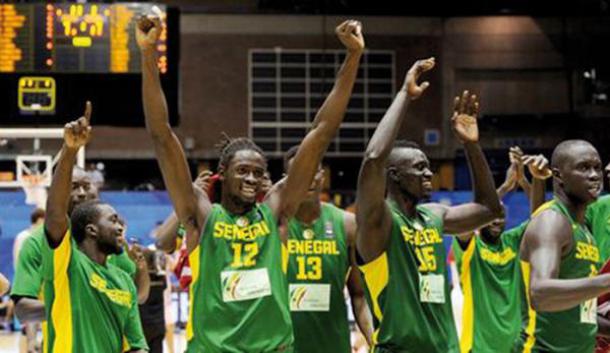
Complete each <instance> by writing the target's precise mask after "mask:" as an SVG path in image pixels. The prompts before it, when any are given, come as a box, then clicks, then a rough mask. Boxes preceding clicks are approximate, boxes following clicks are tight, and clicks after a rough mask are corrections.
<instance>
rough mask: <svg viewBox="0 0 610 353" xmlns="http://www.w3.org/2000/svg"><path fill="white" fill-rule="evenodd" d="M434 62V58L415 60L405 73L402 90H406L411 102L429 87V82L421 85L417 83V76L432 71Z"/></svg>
mask: <svg viewBox="0 0 610 353" xmlns="http://www.w3.org/2000/svg"><path fill="white" fill-rule="evenodd" d="M435 64H436V62H435V61H434V58H433V57H431V58H428V59H424V60H417V61H416V62H415V64H413V66H411V68H410V69H409V71H407V76H406V78H405V83H404V87H403V89H406V90H407V96H408V97H409V98H410V99H411V100H415V99H417V98H419V97H420V96H421V95H422V93H424V91H425V90H426V88H428V86H430V82H428V81H424V82H422V83H421V84H418V83H417V80H419V76H421V74H423V73H424V72H426V71H429V70H432V68H433V67H434V65H435Z"/></svg>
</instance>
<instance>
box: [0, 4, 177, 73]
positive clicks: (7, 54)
mask: <svg viewBox="0 0 610 353" xmlns="http://www.w3.org/2000/svg"><path fill="white" fill-rule="evenodd" d="M154 6H155V5H153V4H143V3H116V4H93V3H85V4H75V3H58V4H31V5H26V4H9V5H2V4H0V72H48V73H53V72H57V73H83V72H90V73H138V72H140V60H139V50H138V47H137V44H136V40H135V34H134V27H135V24H136V20H137V19H138V18H139V17H140V16H142V15H145V14H151V13H155V12H154V11H153V7H154ZM156 7H157V8H159V9H160V11H158V13H159V14H160V15H161V16H166V11H167V9H166V7H165V6H163V5H156ZM43 26H44V27H43ZM170 44H171V43H170ZM167 47H168V36H167V28H166V26H164V28H163V30H162V33H161V35H160V39H159V43H157V52H158V54H159V70H160V72H161V73H162V74H165V73H167V71H168V55H167V52H168V51H167ZM169 64H171V63H169Z"/></svg>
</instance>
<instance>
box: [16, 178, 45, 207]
mask: <svg viewBox="0 0 610 353" xmlns="http://www.w3.org/2000/svg"><path fill="white" fill-rule="evenodd" d="M45 181H46V177H45V176H44V175H43V174H41V173H35V174H27V175H22V176H21V187H22V188H23V192H25V203H26V204H27V205H35V206H36V207H38V208H42V209H44V208H45V206H46V203H47V188H46V186H45Z"/></svg>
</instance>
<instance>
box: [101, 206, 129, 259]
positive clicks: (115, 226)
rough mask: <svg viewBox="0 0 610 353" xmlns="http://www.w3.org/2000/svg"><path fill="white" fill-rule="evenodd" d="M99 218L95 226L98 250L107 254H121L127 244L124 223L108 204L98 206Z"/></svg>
mask: <svg viewBox="0 0 610 353" xmlns="http://www.w3.org/2000/svg"><path fill="white" fill-rule="evenodd" d="M97 207H98V212H99V218H98V220H97V224H95V226H96V228H97V231H96V236H97V238H96V240H97V245H98V248H99V249H100V250H101V251H102V252H103V253H105V254H107V255H110V254H120V253H122V252H123V247H124V244H125V236H124V222H123V220H122V219H121V217H120V216H119V214H118V213H117V211H116V210H115V209H114V208H113V207H112V206H110V205H108V204H100V205H98V206H97Z"/></svg>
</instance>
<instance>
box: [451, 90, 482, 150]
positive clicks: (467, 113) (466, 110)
mask: <svg viewBox="0 0 610 353" xmlns="http://www.w3.org/2000/svg"><path fill="white" fill-rule="evenodd" d="M478 116H479V98H478V97H477V96H476V95H474V94H472V95H471V94H470V93H469V92H468V91H464V92H463V93H462V95H461V96H457V97H455V100H454V101H453V116H452V117H451V122H452V127H453V133H454V134H455V135H456V136H457V137H458V138H459V139H460V142H462V143H467V142H478V141H479V126H478V124H477V118H478Z"/></svg>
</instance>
